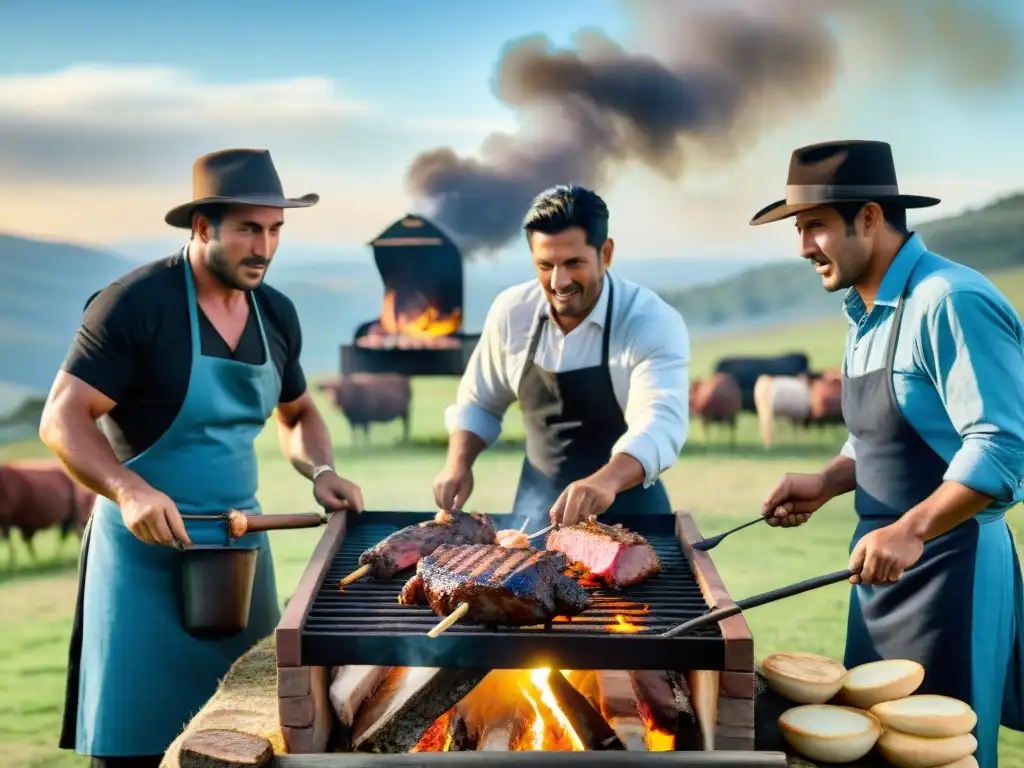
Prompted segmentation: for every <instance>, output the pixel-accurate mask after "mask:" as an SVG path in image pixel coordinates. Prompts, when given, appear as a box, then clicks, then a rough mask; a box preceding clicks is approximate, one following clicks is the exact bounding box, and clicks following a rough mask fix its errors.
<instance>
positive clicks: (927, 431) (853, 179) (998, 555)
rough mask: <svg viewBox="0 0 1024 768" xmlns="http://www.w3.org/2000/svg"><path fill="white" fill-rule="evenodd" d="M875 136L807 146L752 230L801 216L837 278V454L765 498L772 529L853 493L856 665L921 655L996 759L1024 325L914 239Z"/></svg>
mask: <svg viewBox="0 0 1024 768" xmlns="http://www.w3.org/2000/svg"><path fill="white" fill-rule="evenodd" d="M938 202H939V201H938V200H937V199H935V198H928V197H919V196H913V195H901V194H900V192H899V188H898V185H897V182H896V171H895V165H894V163H893V159H892V150H891V148H890V147H889V145H888V144H885V143H883V142H869V141H845V142H832V143H827V144H817V145H813V146H809V147H803V148H801V149H798V150H796V151H795V152H794V153H793V156H792V159H791V161H790V169H789V180H788V182H787V194H786V200H783V201H779V202H777V203H774V204H772V205H770V206H768V207H767V208H765V209H764V210H762V211H760V212H759V213H758V214H757V215H756V216H755V217H754V219H753V220H752V221H751V224H753V225H755V226H756V225H760V224H765V223H768V222H771V221H779V220H781V219H785V218H790V217H793V218H794V219H795V225H796V230H797V233H798V235H799V238H800V254H801V256H802V257H803V258H805V259H807V260H808V261H810V262H811V263H812V264H813V265H814V268H815V270H816V271H817V273H818V274H819V275H820V276H821V282H822V286H823V287H824V288H825V290H826V291H830V292H832V291H838V290H841V289H846V291H847V292H846V297H845V305H844V307H845V312H846V315H847V318H848V319H849V323H850V328H849V331H848V335H847V339H846V353H845V357H844V361H843V418H844V420H845V422H846V425H847V427H848V429H849V432H850V437H849V440H848V441H847V443H846V444H845V445H844V446H843V449H842V451H841V452H840V455H839V456H837V457H836V458H835V459H833V460H832V461H831V462H829V463H828V464H827V465H826V466H825V467H824V468H823V469H822V470H821V471H820V472H818V473H814V474H788V475H785V476H784V477H783V478H782V480H781V481H780V482H779V483H778V485H777V486H776V487H775V488H774V489H773V490H772V491H771V493H769V494H768V497H767V499H766V500H765V503H764V507H763V510H762V512H763V514H764V515H765V516H766V517H768V522H769V523H770V524H773V525H782V526H792V525H800V524H802V523H804V522H806V521H807V519H808V518H809V517H810V515H811V514H812V513H814V512H815V511H816V510H818V509H819V508H820V507H821V506H822V505H824V504H825V503H826V502H828V501H829V500H831V499H833V498H835V497H836V496H839V495H841V494H844V493H848V492H850V491H853V492H854V506H855V508H856V511H857V516H858V524H857V527H856V530H855V532H854V534H853V540H852V542H851V545H850V546H851V555H850V569H851V571H853V573H854V574H855V575H854V577H853V578H852V579H851V581H852V582H853V583H854V584H855V585H856V586H854V587H853V588H852V591H851V595H850V610H849V618H848V624H847V637H846V657H845V664H846V666H847V667H848V668H850V667H853V666H856V665H858V664H864V663H867V662H871V661H876V660H879V659H892V658H903V659H913V660H915V661H918V662H920V663H921V664H922V665H923V666H924V668H925V678H924V682H923V683H922V685H921V687H920V688H919V689H918V691H917V693H934V694H941V695H946V696H952V697H954V698H957V699H960V700H961V701H965V702H967V703H969V704H970V705H971V706H972V707H973V708H974V710H975V712H976V713H977V715H978V723H977V726H976V728H975V735H976V737H977V739H978V751H977V753H976V757H977V760H978V763H979V764H980V765H981V766H983V767H984V768H989V767H994V766H996V765H997V761H998V754H997V745H998V739H999V726H1000V724H1002V725H1006V726H1008V727H1010V728H1013V729H1014V730H1024V717H1022V715H1024V707H1022V702H1024V697H1022V692H1024V664H1022V662H1024V641H1022V636H1024V632H1022V629H1024V626H1022V620H1024V590H1022V582H1021V576H1020V565H1019V563H1018V560H1017V554H1016V549H1015V547H1014V543H1013V537H1012V536H1011V534H1010V530H1009V528H1008V526H1007V524H1006V520H1005V514H1006V510H1007V509H1008V508H1009V507H1011V506H1013V505H1015V504H1017V503H1018V502H1019V501H1020V500H1021V499H1022V498H1024V325H1022V324H1021V320H1020V317H1019V316H1018V314H1017V312H1016V311H1015V310H1014V308H1013V306H1012V305H1011V304H1010V303H1009V302H1008V301H1007V300H1006V298H1005V297H1004V296H1003V295H1002V294H1001V293H1000V292H999V291H998V290H997V289H996V287H995V286H994V285H993V284H992V283H991V282H989V281H988V280H987V279H986V278H985V277H983V276H982V275H981V274H979V273H978V272H976V271H974V270H972V269H969V268H968V267H965V266H963V265H961V264H957V263H955V262H952V261H949V260H947V259H945V258H943V257H942V256H939V255H937V254H935V253H932V252H931V251H929V250H928V249H927V247H926V246H925V243H924V241H923V240H922V239H921V237H920V236H919V235H917V234H913V233H909V232H908V231H907V226H906V209H908V208H923V207H927V206H931V205H935V204H936V203H938Z"/></svg>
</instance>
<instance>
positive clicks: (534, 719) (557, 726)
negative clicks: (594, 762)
mask: <svg viewBox="0 0 1024 768" xmlns="http://www.w3.org/2000/svg"><path fill="white" fill-rule="evenodd" d="M550 672H551V670H550V668H548V667H537V668H535V669H530V670H494V671H492V672H491V673H490V674H488V675H487V677H485V678H484V679H483V680H482V681H481V682H480V684H479V685H478V686H477V687H476V688H474V689H473V690H472V691H471V692H470V693H469V694H468V695H467V696H465V697H464V698H463V699H462V701H460V702H459V703H458V704H456V705H455V706H454V707H453V708H452V709H450V710H448V712H446V713H445V714H444V715H442V716H441V717H440V718H438V719H437V721H436V722H435V723H434V724H433V726H431V728H430V729H429V730H428V731H427V732H426V733H425V734H424V735H423V738H422V739H420V741H419V743H418V744H417V745H416V746H415V747H414V748H413V749H412V750H411V751H412V752H449V751H452V752H454V751H459V750H460V749H466V748H467V747H466V746H465V745H461V746H460V744H459V743H458V742H459V736H458V735H456V734H458V733H460V729H461V734H462V736H463V737H464V738H467V739H468V741H469V742H470V743H471V745H470V746H468V749H481V748H482V742H483V741H484V740H485V739H493V738H494V737H495V735H497V737H498V740H499V741H500V742H501V746H500V747H499V748H498V749H500V750H506V749H507V750H508V751H510V752H583V751H586V749H587V746H586V745H585V744H584V742H583V740H582V739H581V736H580V734H578V733H577V732H576V730H575V728H574V727H573V724H572V721H571V720H570V718H569V717H568V716H567V715H566V713H565V711H563V709H562V706H561V705H560V704H559V701H558V697H557V696H556V694H555V691H554V690H553V689H552V687H551V685H550V683H549V675H550ZM561 673H562V675H563V676H564V677H565V678H566V679H567V680H568V681H569V682H570V683H571V684H572V686H573V687H574V688H575V689H576V690H577V691H579V692H580V693H582V694H583V695H585V696H587V698H588V699H591V701H592V703H594V705H595V707H599V705H598V704H596V702H593V699H592V697H593V696H594V694H595V692H596V688H595V678H594V673H592V672H587V671H574V670H561ZM638 715H639V716H640V718H641V720H642V722H643V726H644V729H645V731H646V733H645V734H644V737H643V738H644V742H645V744H646V745H647V749H648V750H650V751H651V752H671V751H673V750H674V749H675V737H674V736H673V735H672V734H670V733H666V732H664V731H661V730H659V729H658V728H657V727H656V726H655V725H654V723H653V719H652V718H651V716H650V713H649V712H648V711H647V709H646V707H643V706H642V707H641V708H640V709H639V710H638ZM489 749H494V747H493V746H491V747H489Z"/></svg>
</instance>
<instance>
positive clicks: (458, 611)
mask: <svg viewBox="0 0 1024 768" xmlns="http://www.w3.org/2000/svg"><path fill="white" fill-rule="evenodd" d="M468 610H469V603H459V604H458V606H457V607H456V608H455V610H454V611H452V612H451V613H449V614H448V615H447V616H445V617H444V618H443V619H441V621H439V622H438V623H437V626H436V627H434V628H433V629H432V630H430V631H429V632H427V637H429V638H430V639H431V640H433V639H434V638H435V637H437V636H438V635H440V634H441V633H442V632H444V631H445V630H446V629H448V627H450V626H451V625H452V624H454V623H455V622H457V621H458V620H459V619H461V618H462V617H463V616H465V615H466V611H468Z"/></svg>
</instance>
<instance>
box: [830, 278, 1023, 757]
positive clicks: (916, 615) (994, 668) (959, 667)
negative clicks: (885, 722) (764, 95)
mask: <svg viewBox="0 0 1024 768" xmlns="http://www.w3.org/2000/svg"><path fill="white" fill-rule="evenodd" d="M902 318H903V297H902V296H901V297H900V300H899V303H898V304H897V307H896V312H895V314H894V317H893V321H892V330H891V332H890V337H889V343H888V347H887V350H886V356H885V367H884V368H883V369H881V370H878V371H874V372H871V373H867V374H864V375H861V376H844V377H843V418H844V420H845V421H846V425H847V427H848V429H849V431H850V434H852V435H853V436H854V437H855V438H856V439H857V487H856V490H855V492H854V505H855V507H856V510H857V517H858V523H857V528H856V530H855V532H854V535H853V539H852V541H851V542H850V551H851V552H852V551H853V548H854V546H855V545H856V544H857V542H858V541H859V540H860V539H861V537H863V536H864V535H866V534H867V533H869V532H871V531H874V530H877V529H879V528H882V527H884V526H887V525H890V524H891V523H893V522H895V521H896V520H898V519H899V518H900V516H901V515H903V513H904V512H906V511H907V510H909V509H911V508H913V507H914V506H916V505H917V504H919V503H920V502H922V501H923V500H924V499H926V498H928V496H930V495H931V494H932V493H933V492H934V491H935V490H936V489H937V488H938V487H939V486H940V485H941V484H942V482H943V476H944V474H945V472H946V469H947V467H948V464H947V463H946V461H944V460H943V459H942V458H941V457H940V456H939V455H938V454H937V453H935V451H933V450H932V449H931V448H930V447H929V446H928V445H927V443H925V441H924V440H923V439H922V438H921V436H920V435H919V434H918V433H917V432H916V431H915V430H914V428H913V427H912V426H911V425H910V424H909V422H907V420H906V419H905V418H904V416H903V414H902V412H901V410H900V408H899V405H898V404H897V400H896V393H895V389H894V387H893V360H894V359H895V354H896V342H897V339H898V337H899V328H900V321H901V320H902ZM1022 609H1024V599H1022V592H1021V579H1020V565H1019V563H1018V562H1017V556H1016V551H1015V549H1014V546H1013V539H1012V537H1011V535H1010V531H1009V528H1008V527H1007V525H1006V522H1005V520H1004V519H1003V515H1002V514H1001V513H1000V514H996V515H989V514H987V513H985V512H982V513H981V514H980V515H978V516H977V517H976V518H974V519H971V520H968V521H966V522H964V523H962V524H961V525H959V526H957V527H956V528H954V529H952V530H951V531H949V532H947V533H945V534H944V535H942V536H939V537H937V538H935V539H933V540H932V541H929V542H928V543H926V544H925V547H924V554H923V555H922V557H921V559H920V560H919V561H918V562H917V563H916V564H915V565H914V566H913V567H912V568H910V569H908V570H907V571H905V572H904V574H903V577H902V578H901V579H900V580H899V581H898V582H896V583H895V584H892V585H883V586H864V585H856V586H854V587H852V590H851V594H850V608H849V618H848V624H847V635H846V657H845V664H846V666H847V668H850V667H853V666H856V665H858V664H864V663H867V662H871V661H877V660H880V659H912V660H914V661H917V662H919V663H920V664H921V665H922V666H924V668H925V678H924V682H923V683H922V685H921V687H920V688H919V689H918V690H917V691H916V693H933V694H940V695H945V696H951V697H953V698H956V699H960V700H962V701H965V702H967V703H969V704H970V705H971V706H972V707H973V708H974V710H975V711H976V712H977V714H978V724H977V726H976V728H975V731H974V732H975V736H976V737H977V739H978V751H977V754H976V758H977V760H978V764H979V766H980V767H981V768H995V767H996V765H997V760H998V756H997V744H998V739H999V726H1000V722H1001V721H1002V723H1003V724H1005V725H1007V726H1009V727H1011V728H1014V729H1015V730H1020V727H1021V717H1020V712H1021V707H1020V704H1019V702H1020V701H1021V691H1022V690H1024V685H1022V680H1024V677H1022V674H1021V670H1022V669H1024V667H1022V665H1021V664H1020V660H1021V659H1024V653H1022V651H1024V643H1022V641H1021V637H1022V635H1021V631H1020V630H1021V623H1020V622H1021V616H1022V615H1024V610H1022ZM1008 670H1009V671H1008ZM1004 683H1005V687H1004ZM1004 698H1005V702H1006V706H1005V707H1004Z"/></svg>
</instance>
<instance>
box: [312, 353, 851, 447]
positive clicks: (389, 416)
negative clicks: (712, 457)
mask: <svg viewBox="0 0 1024 768" xmlns="http://www.w3.org/2000/svg"><path fill="white" fill-rule="evenodd" d="M318 387H319V389H320V391H321V392H324V393H325V394H327V395H328V397H329V398H330V401H331V403H332V404H333V405H334V407H335V408H337V409H338V411H340V412H341V414H342V415H343V416H344V417H345V419H346V420H347V421H348V423H349V426H350V427H351V428H352V440H353V443H356V442H357V437H358V434H359V433H360V432H361V433H362V434H363V437H364V441H365V442H369V439H370V438H369V428H370V425H371V424H377V423H381V424H384V423H388V422H391V421H394V420H396V419H401V421H402V426H403V439H404V441H405V442H408V441H409V413H410V405H411V402H412V387H411V386H410V383H409V379H408V378H407V377H405V376H399V375H397V374H369V373H364V374H353V375H349V376H339V377H336V378H334V379H331V380H329V381H325V382H322V383H321V384H319V385H318ZM742 412H748V413H753V414H756V415H757V417H758V422H759V425H760V434H761V441H762V443H763V444H764V446H765V447H766V448H770V447H771V445H772V439H773V435H774V431H775V424H776V423H777V422H779V421H784V422H788V423H790V424H792V425H793V426H794V427H797V428H806V427H810V426H818V427H825V426H827V425H833V424H836V425H841V424H843V413H842V376H841V374H840V373H839V372H838V371H824V372H814V371H811V369H810V360H809V359H808V357H807V355H805V354H803V353H800V352H792V353H788V354H784V355H778V356H775V357H727V358H723V359H721V360H719V361H718V364H717V365H716V366H715V372H714V374H713V375H712V376H710V377H708V378H706V379H694V380H693V381H692V382H691V384H690V414H691V416H696V417H698V418H699V419H700V420H701V421H702V422H703V425H704V429H705V436H706V437H707V436H708V435H709V430H708V426H709V425H710V424H725V425H727V426H728V427H729V428H730V432H731V443H732V444H733V445H735V441H736V425H737V420H738V417H739V414H740V413H742Z"/></svg>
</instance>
